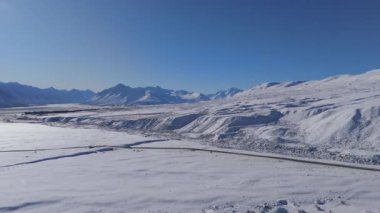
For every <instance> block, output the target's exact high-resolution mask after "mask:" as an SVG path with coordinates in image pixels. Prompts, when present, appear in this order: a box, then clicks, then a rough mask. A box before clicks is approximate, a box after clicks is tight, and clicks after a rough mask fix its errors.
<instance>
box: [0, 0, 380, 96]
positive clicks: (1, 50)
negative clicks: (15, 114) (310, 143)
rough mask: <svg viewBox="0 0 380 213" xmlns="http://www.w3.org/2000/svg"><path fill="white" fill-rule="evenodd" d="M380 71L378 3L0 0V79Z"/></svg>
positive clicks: (140, 81)
mask: <svg viewBox="0 0 380 213" xmlns="http://www.w3.org/2000/svg"><path fill="white" fill-rule="evenodd" d="M374 68H380V1H378V0H373V1H366V0H355V1H350V0H298V1H295V0H260V1H259V0H245V1H244V0H230V1H224V0H33V1H31V0H0V81H3V82H4V81H5V82H7V81H18V82H21V83H26V84H31V85H35V86H40V87H49V86H55V87H57V88H81V89H84V88H90V89H93V90H95V91H98V90H101V89H103V88H106V87H110V86H113V85H115V84H117V83H125V84H128V85H131V86H155V85H159V86H162V87H165V88H172V89H187V90H195V91H201V92H214V91H216V90H219V89H226V88H229V87H239V88H248V87H250V86H252V85H254V84H257V83H262V82H267V81H288V80H308V79H320V78H323V77H326V76H330V75H335V74H342V73H360V72H364V71H367V70H370V69H374Z"/></svg>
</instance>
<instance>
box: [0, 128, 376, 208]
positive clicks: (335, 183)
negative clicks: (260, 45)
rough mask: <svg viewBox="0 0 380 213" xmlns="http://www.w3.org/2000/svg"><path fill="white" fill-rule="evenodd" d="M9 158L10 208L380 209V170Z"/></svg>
mask: <svg viewBox="0 0 380 213" xmlns="http://www.w3.org/2000/svg"><path fill="white" fill-rule="evenodd" d="M0 135H1V137H0V151H4V150H11V149H36V148H57V147H68V146H89V145H100V144H108V145H121V144H133V143H136V142H142V141H151V140H154V139H157V138H155V137H144V136H140V135H131V134H127V133H124V132H112V131H105V130H100V129H81V128H76V129H72V128H58V127H49V126H45V125H39V124H23V123H0ZM140 146H182V147H204V145H199V144H197V143H193V142H187V141H184V140H181V141H178V140H169V141H156V142H151V143H146V144H141V145H140ZM95 150H96V149H95ZM0 162H1V165H0V171H1V172H0V180H1V181H0V188H1V193H0V212H208V213H213V212H243V213H246V212H249V211H251V212H252V211H255V212H262V211H263V212H302V211H301V210H304V211H306V212H319V210H321V209H323V210H324V211H325V212H329V211H330V212H345V213H350V212H352V213H358V212H363V213H364V212H380V203H379V202H378V201H379V200H380V193H379V191H378V189H379V186H380V178H379V173H378V172H369V171H359V170H352V169H343V168H337V167H326V166H319V165H310V164H302V163H295V162H288V161H280V160H273V159H263V158H252V157H244V156H234V155H226V154H216V153H203V152H191V151H178V150H128V149H114V150H104V149H103V150H102V149H99V151H98V152H94V150H93V149H73V150H57V151H46V152H42V151H37V152H19V153H4V152H1V153H0ZM285 210H286V211H285Z"/></svg>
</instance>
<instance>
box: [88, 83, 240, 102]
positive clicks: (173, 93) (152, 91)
mask: <svg viewBox="0 0 380 213" xmlns="http://www.w3.org/2000/svg"><path fill="white" fill-rule="evenodd" d="M241 91H242V90H239V89H236V88H231V89H229V90H226V91H219V92H217V93H215V94H210V95H205V94H202V93H199V92H188V91H184V90H170V89H164V88H161V87H136V88H133V87H129V86H126V85H123V84H118V85H116V86H115V87H112V88H109V89H106V90H103V91H101V92H99V93H97V94H96V95H95V96H94V97H93V98H92V99H91V103H92V104H97V105H152V104H178V103H195V102H200V101H208V100H217V99H224V98H229V97H232V96H234V95H236V94H237V93H239V92H241Z"/></svg>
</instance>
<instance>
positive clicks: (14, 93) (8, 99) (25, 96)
mask: <svg viewBox="0 0 380 213" xmlns="http://www.w3.org/2000/svg"><path fill="white" fill-rule="evenodd" d="M93 95H94V93H93V92H92V91H90V90H86V91H81V90H75V89H74V90H70V91H68V90H57V89H55V88H48V89H39V88H37V87H32V86H27V85H22V84H19V83H1V82H0V107H15V106H28V105H41V104H62V103H84V102H86V101H88V100H89V99H90V98H91V97H92V96H93Z"/></svg>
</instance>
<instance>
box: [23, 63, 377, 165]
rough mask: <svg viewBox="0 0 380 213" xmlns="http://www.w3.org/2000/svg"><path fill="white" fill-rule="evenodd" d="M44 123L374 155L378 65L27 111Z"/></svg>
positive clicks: (269, 148)
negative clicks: (91, 106) (201, 93)
mask: <svg viewBox="0 0 380 213" xmlns="http://www.w3.org/2000/svg"><path fill="white" fill-rule="evenodd" d="M22 119H27V120H28V119H33V120H39V121H41V122H45V123H49V124H65V125H91V126H93V125H95V126H99V127H101V128H109V129H117V130H124V131H139V132H146V133H148V134H159V135H162V134H167V135H172V136H175V137H182V138H189V139H196V140H201V141H204V142H205V143H208V144H212V145H215V146H221V147H230V148H239V149H250V150H256V151H260V152H273V153H282V154H287V155H296V156H306V157H312V158H326V159H336V160H343V161H354V162H362V163H370V164H371V163H375V164H379V163H380V131H378V129H379V127H380V71H379V70H375V71H371V72H367V73H364V74H361V75H343V76H335V77H331V78H327V79H323V80H318V81H305V82H286V83H267V84H262V85H258V86H256V87H253V88H251V89H249V90H246V91H244V92H241V93H238V94H237V95H235V96H234V97H232V98H227V99H222V100H214V101H206V102H201V103H193V104H174V105H170V106H169V105H164V106H144V107H119V108H107V109H106V108H102V109H99V110H98V111H91V112H86V113H69V114H68V113H51V114H43V115H38V116H36V115H26V116H24V117H22Z"/></svg>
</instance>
